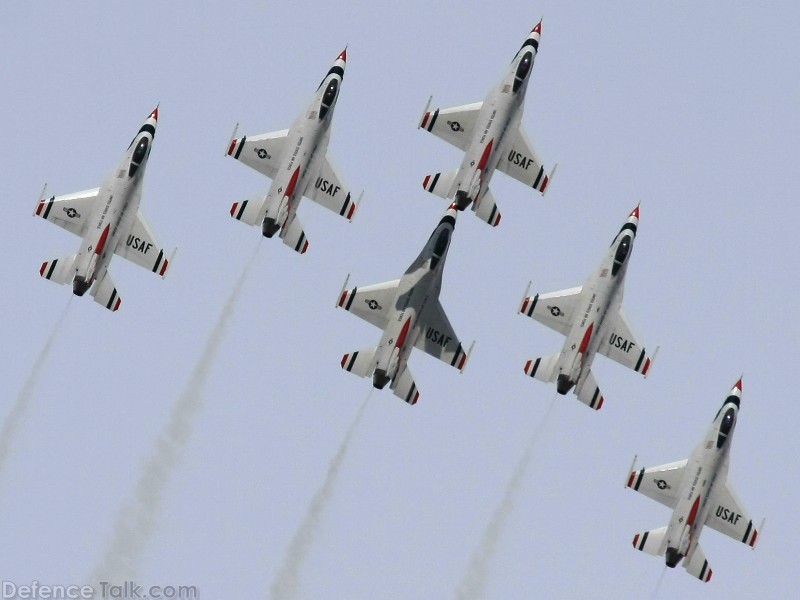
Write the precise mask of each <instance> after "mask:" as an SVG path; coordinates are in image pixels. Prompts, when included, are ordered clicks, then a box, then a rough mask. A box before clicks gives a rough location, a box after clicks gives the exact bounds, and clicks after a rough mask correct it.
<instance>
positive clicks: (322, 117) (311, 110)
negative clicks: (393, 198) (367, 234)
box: [228, 50, 357, 254]
mask: <svg viewBox="0 0 800 600" xmlns="http://www.w3.org/2000/svg"><path fill="white" fill-rule="evenodd" d="M346 61H347V50H343V51H342V53H341V54H340V55H339V56H338V57H337V58H336V60H335V61H334V63H333V66H332V67H331V68H330V70H329V71H328V74H327V75H325V78H324V79H323V80H322V83H320V84H319V87H318V88H317V93H316V94H314V99H313V100H312V101H311V104H309V106H308V108H307V109H306V111H305V112H304V113H302V114H301V115H300V116H299V117H297V119H296V120H295V122H294V124H292V127H291V129H284V130H283V131H273V132H272V133H265V134H262V135H256V136H252V137H247V136H244V137H241V138H238V139H232V140H231V142H230V145H229V146H228V155H229V156H232V157H233V158H235V159H236V160H240V161H241V162H243V163H244V164H246V165H247V166H248V167H252V168H253V169H255V170H256V171H258V172H259V173H261V174H263V175H266V176H267V177H269V178H270V179H272V185H271V186H270V188H269V192H268V193H267V196H266V197H259V198H254V199H251V200H244V201H242V202H234V204H233V206H231V216H232V217H233V218H234V219H239V220H240V221H243V222H244V223H247V224H248V225H261V231H262V233H263V234H264V235H265V236H266V237H268V238H271V237H272V236H273V235H275V234H276V233H277V232H278V230H280V237H281V239H282V240H283V243H284V244H286V245H287V246H289V247H290V248H293V249H294V250H295V251H296V252H299V253H301V254H302V253H304V252H305V251H306V250H307V249H308V239H307V238H306V234H305V232H304V231H303V226H302V225H301V224H300V221H299V220H298V219H297V207H298V206H299V205H300V199H301V198H302V197H303V196H305V197H307V198H311V199H312V200H314V201H315V202H318V203H319V204H321V205H322V206H324V207H325V208H327V209H330V210H332V211H334V212H336V213H339V214H340V215H341V216H343V217H344V218H346V219H347V220H348V221H349V220H350V219H352V218H353V214H354V213H355V211H356V206H357V205H356V203H355V202H353V201H352V200H351V198H350V189H349V188H348V187H347V186H346V185H345V184H344V183H343V182H342V179H341V177H339V173H338V172H337V170H336V168H335V167H334V166H333V163H331V161H330V159H329V158H328V157H327V156H326V155H325V153H326V152H327V151H328V140H329V139H330V127H331V120H332V119H333V109H334V108H335V107H336V100H337V98H338V97H339V89H340V88H341V86H342V79H343V78H344V67H345V63H346ZM233 135H234V137H235V136H236V131H234V134H233Z"/></svg>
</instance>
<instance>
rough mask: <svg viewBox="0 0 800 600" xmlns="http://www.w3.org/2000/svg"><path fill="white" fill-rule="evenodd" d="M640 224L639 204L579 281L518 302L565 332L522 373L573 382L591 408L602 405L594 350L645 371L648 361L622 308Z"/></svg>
mask: <svg viewBox="0 0 800 600" xmlns="http://www.w3.org/2000/svg"><path fill="white" fill-rule="evenodd" d="M638 228H639V207H638V206H637V207H636V208H634V209H633V212H631V214H630V216H629V217H628V219H627V220H626V221H625V223H624V224H623V225H622V228H621V229H620V230H619V233H618V234H617V235H616V236H615V237H614V240H613V241H612V242H611V247H610V248H609V249H608V252H607V253H606V256H605V258H604V259H603V262H601V263H600V267H599V268H598V269H597V271H596V272H595V273H594V274H593V275H591V276H590V277H589V278H588V279H587V280H586V283H584V284H583V286H580V287H574V288H569V289H567V290H561V291H558V292H550V293H547V294H536V295H535V296H533V297H531V296H528V295H527V291H526V292H525V297H524V298H523V300H522V305H521V306H520V308H519V312H520V313H522V314H524V315H526V316H528V317H532V318H534V319H536V320H537V321H539V322H540V323H543V324H544V325H547V326H548V327H550V328H551V329H555V330H556V331H557V332H559V333H560V334H562V335H564V336H566V340H565V341H564V346H563V347H562V348H561V352H558V353H556V354H551V355H550V356H545V357H544V358H536V359H531V360H529V361H528V362H526V363H525V374H526V375H528V376H530V377H535V378H536V379H539V380H540V381H544V382H545V383H552V382H555V383H556V390H557V391H558V393H559V394H562V395H564V394H566V393H567V392H569V391H570V390H571V389H572V388H573V387H574V388H575V394H576V395H577V396H578V400H580V401H581V402H583V403H584V404H586V405H588V406H589V407H590V408H593V409H594V410H600V408H601V407H602V406H603V395H602V394H601V393H600V388H599V387H598V385H597V382H596V381H595V378H594V374H593V373H592V363H593V362H594V357H595V355H596V354H597V353H598V352H599V353H600V354H603V355H605V356H607V357H608V358H610V359H612V360H615V361H616V362H618V363H620V364H622V365H624V366H626V367H628V368H630V369H633V370H634V371H636V372H637V373H641V374H642V375H645V376H647V372H648V371H649V369H650V365H651V364H652V359H651V358H650V357H649V356H648V355H647V352H646V351H645V349H644V346H642V344H641V342H639V338H638V337H637V336H636V335H635V334H634V333H633V330H632V329H631V327H630V325H629V324H628V320H627V319H626V318H625V313H623V312H622V295H623V291H624V287H625V274H626V273H627V271H628V262H629V260H630V256H631V252H632V250H633V242H634V240H635V239H636V232H637V230H638Z"/></svg>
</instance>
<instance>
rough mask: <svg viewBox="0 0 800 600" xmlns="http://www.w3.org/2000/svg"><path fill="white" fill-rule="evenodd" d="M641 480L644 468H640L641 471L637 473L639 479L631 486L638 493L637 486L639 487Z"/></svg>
mask: <svg viewBox="0 0 800 600" xmlns="http://www.w3.org/2000/svg"><path fill="white" fill-rule="evenodd" d="M643 478H644V468H642V470H641V471H639V477H637V478H636V483H635V484H634V485H633V489H634V490H636V491H637V492H638V491H639V486H640V485H641V483H642V479H643Z"/></svg>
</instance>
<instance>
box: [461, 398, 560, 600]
mask: <svg viewBox="0 0 800 600" xmlns="http://www.w3.org/2000/svg"><path fill="white" fill-rule="evenodd" d="M555 403H556V395H555V394H553V398H552V400H551V401H550V406H549V407H548V408H547V412H546V413H545V415H544V417H543V418H542V421H541V422H540V423H539V425H538V426H537V427H536V429H535V430H534V431H533V435H532V436H531V439H530V440H529V441H528V446H527V447H526V448H525V453H524V454H523V455H522V458H521V459H520V461H519V462H518V463H517V467H516V468H515V469H514V473H513V474H512V475H511V479H510V480H509V482H508V485H507V486H506V491H505V493H504V494H503V499H502V500H501V501H500V505H499V506H498V507H497V508H496V509H495V511H494V514H493V515H492V520H491V521H490V522H489V525H488V526H487V527H486V530H485V531H484V532H483V537H482V538H481V543H480V546H478V549H477V550H476V551H475V553H474V554H473V555H472V558H471V559H470V561H469V567H468V568H467V572H466V573H465V574H464V577H463V578H462V579H461V583H459V585H458V589H457V590H456V598H457V600H468V599H473V598H483V597H484V594H485V592H486V579H487V573H488V568H489V563H490V562H491V560H492V557H493V556H494V554H495V551H496V550H497V544H498V542H499V541H500V537H501V536H502V535H503V531H504V530H505V525H506V521H507V520H508V517H509V515H510V514H511V512H512V511H513V510H514V501H515V500H516V498H517V494H518V493H519V488H520V485H521V483H522V478H523V476H524V475H525V472H526V471H527V470H528V463H530V461H531V458H533V451H534V449H535V448H536V443H537V442H538V441H539V437H540V436H541V434H542V432H543V431H544V429H545V426H546V425H547V423H548V421H549V419H550V414H551V413H552V412H553V407H554V406H555Z"/></svg>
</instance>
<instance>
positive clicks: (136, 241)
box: [125, 234, 153, 254]
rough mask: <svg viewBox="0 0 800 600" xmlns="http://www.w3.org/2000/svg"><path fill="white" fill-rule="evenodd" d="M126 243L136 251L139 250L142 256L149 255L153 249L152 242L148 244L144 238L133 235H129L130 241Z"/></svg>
mask: <svg viewBox="0 0 800 600" xmlns="http://www.w3.org/2000/svg"><path fill="white" fill-rule="evenodd" d="M125 243H126V244H127V245H128V246H130V247H131V248H133V249H134V250H138V251H139V252H141V253H142V254H147V253H148V252H150V248H152V247H153V244H151V243H150V242H146V241H145V240H143V239H142V238H139V237H136V236H135V235H133V234H129V235H128V239H127V240H126V242H125Z"/></svg>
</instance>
